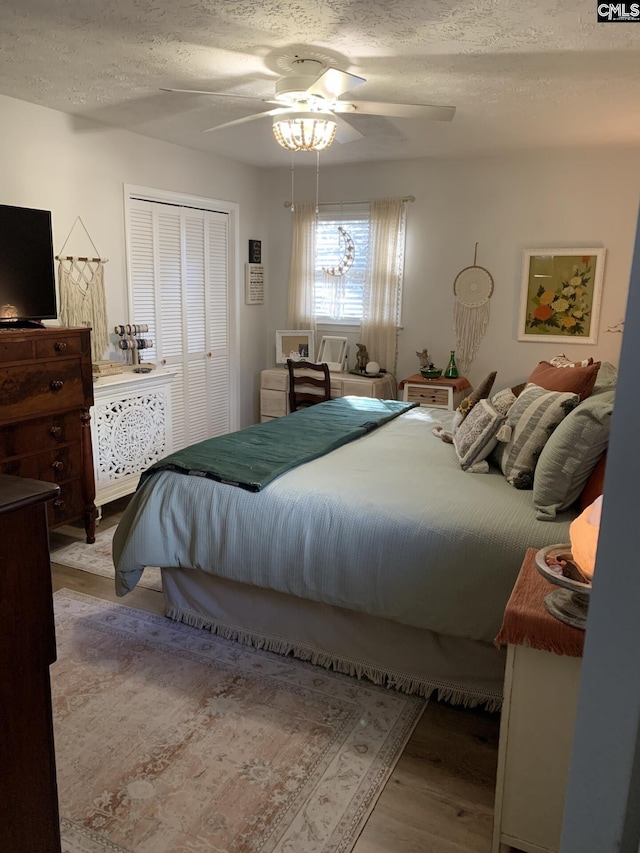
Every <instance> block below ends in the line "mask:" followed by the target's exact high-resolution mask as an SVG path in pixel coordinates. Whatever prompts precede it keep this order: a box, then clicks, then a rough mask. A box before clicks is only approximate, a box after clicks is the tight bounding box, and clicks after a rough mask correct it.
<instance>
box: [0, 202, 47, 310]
mask: <svg viewBox="0 0 640 853" xmlns="http://www.w3.org/2000/svg"><path fill="white" fill-rule="evenodd" d="M57 316H58V315H57V303H56V280H55V273H54V268H53V239H52V232H51V211H49V210H35V209H33V208H28V207H11V206H10V205H7V204H0V324H2V325H3V326H4V327H7V326H28V325H31V322H32V321H39V320H52V319H55V318H56V317H57ZM33 325H37V323H33Z"/></svg>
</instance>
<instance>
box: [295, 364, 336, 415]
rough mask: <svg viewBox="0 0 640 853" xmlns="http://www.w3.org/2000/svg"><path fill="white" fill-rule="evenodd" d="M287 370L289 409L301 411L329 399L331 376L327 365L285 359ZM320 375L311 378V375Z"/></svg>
mask: <svg viewBox="0 0 640 853" xmlns="http://www.w3.org/2000/svg"><path fill="white" fill-rule="evenodd" d="M287 367H288V368H289V409H290V411H292V412H295V411H296V409H303V408H305V407H306V406H313V405H315V404H316V403H322V402H324V401H325V400H330V399H331V375H330V373H329V365H328V364H325V363H323V364H313V362H311V361H293V360H292V359H290V358H288V359H287ZM314 372H315V373H318V374H320V373H321V374H322V377H320V376H313V375H311V374H312V373H314Z"/></svg>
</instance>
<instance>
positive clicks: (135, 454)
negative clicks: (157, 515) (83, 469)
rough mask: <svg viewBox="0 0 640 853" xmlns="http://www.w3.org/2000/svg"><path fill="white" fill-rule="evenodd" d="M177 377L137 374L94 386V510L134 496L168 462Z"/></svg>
mask: <svg viewBox="0 0 640 853" xmlns="http://www.w3.org/2000/svg"><path fill="white" fill-rule="evenodd" d="M174 376H175V371H172V370H170V369H159V370H152V371H151V373H133V372H132V371H131V369H130V368H129V369H128V370H127V369H126V368H125V372H124V373H119V374H117V375H116V376H103V377H101V378H100V379H97V380H96V381H95V382H94V386H93V396H94V406H93V408H92V409H91V440H92V443H93V465H94V471H95V480H96V506H98V507H100V506H102V505H103V504H105V503H109V501H113V500H116V498H120V497H123V496H124V495H129V494H131V493H132V492H134V491H135V490H136V487H137V485H138V480H139V479H140V474H141V473H142V471H144V470H145V468H148V467H149V466H150V465H151V464H153V463H154V462H156V461H157V460H158V459H161V458H162V457H163V456H167V455H168V454H169V453H171V450H172V441H171V382H172V381H173V378H174Z"/></svg>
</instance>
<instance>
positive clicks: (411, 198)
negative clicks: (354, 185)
mask: <svg viewBox="0 0 640 853" xmlns="http://www.w3.org/2000/svg"><path fill="white" fill-rule="evenodd" d="M415 200H416V197H415V196H414V195H406V196H404V198H403V199H402V201H404V202H412V201H415ZM370 203H371V199H369V200H368V201H321V202H318V207H332V206H333V207H337V206H339V205H341V204H370ZM284 207H291V202H290V201H285V202H284Z"/></svg>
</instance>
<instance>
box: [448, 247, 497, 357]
mask: <svg viewBox="0 0 640 853" xmlns="http://www.w3.org/2000/svg"><path fill="white" fill-rule="evenodd" d="M477 255H478V244H477V243H476V245H475V249H474V252H473V265H472V266H470V267H465V268H464V269H463V270H460V272H459V273H458V275H457V276H456V279H455V281H454V283H453V293H454V297H455V299H454V303H453V329H454V331H455V333H456V360H457V362H458V364H459V365H460V367H461V368H462V371H463V372H464V373H466V372H467V370H468V369H469V366H470V364H471V362H472V361H473V359H474V358H475V355H476V353H477V352H478V348H479V346H480V344H481V342H482V338H483V337H484V333H485V330H486V328H487V324H488V322H489V300H490V299H491V295H492V294H493V278H492V276H491V273H490V272H489V271H488V270H486V269H485V268H484V267H479V266H478V265H477V264H476V257H477Z"/></svg>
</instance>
